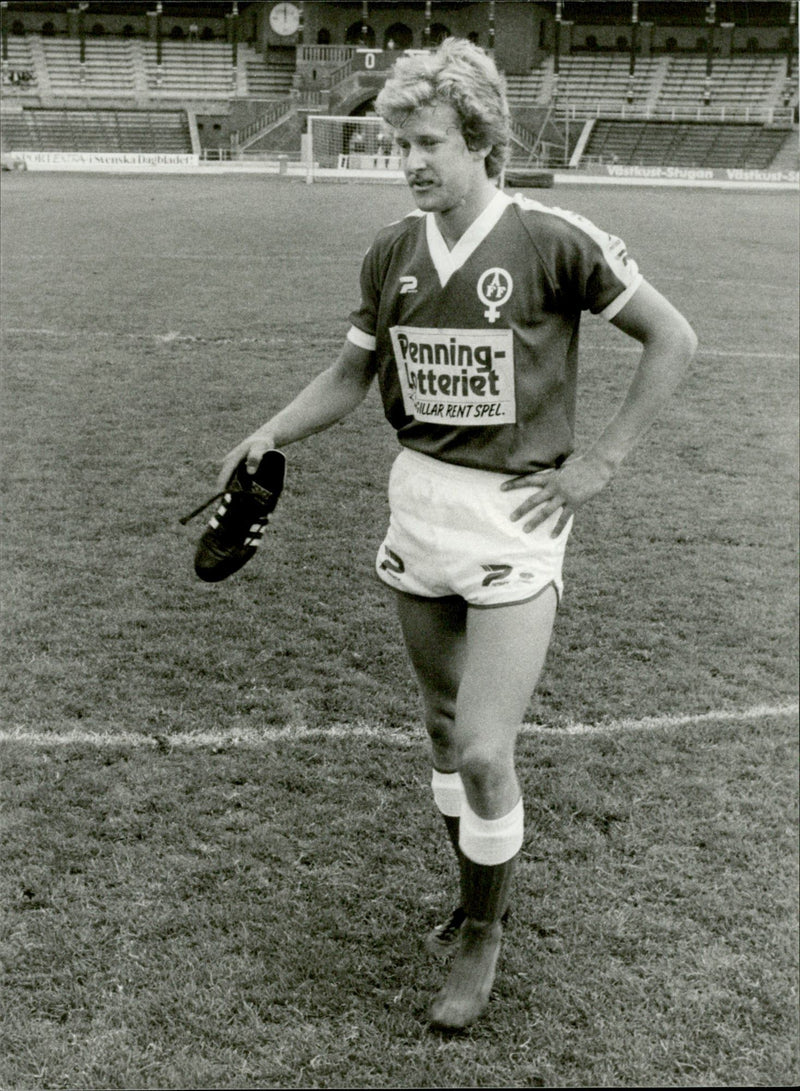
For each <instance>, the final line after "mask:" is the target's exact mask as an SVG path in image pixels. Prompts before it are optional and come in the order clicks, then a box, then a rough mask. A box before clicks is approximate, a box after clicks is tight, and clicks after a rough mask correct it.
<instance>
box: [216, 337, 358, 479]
mask: <svg viewBox="0 0 800 1091" xmlns="http://www.w3.org/2000/svg"><path fill="white" fill-rule="evenodd" d="M374 375H375V366H374V358H373V355H372V353H370V352H367V351H366V350H365V349H361V348H358V347H357V346H355V345H353V344H351V343H350V342H349V341H348V342H346V343H345V345H344V348H343V349H342V351H341V353H340V354H339V357H338V359H337V360H336V363H335V364H333V365H332V366H331V367H329V368H328V369H327V371H323V372H322V373H321V374H320V375H318V376H317V377H316V379H313V380H312V381H311V382H310V383H309V384H308V386H307V387H305V389H303V390H301V392H300V393H299V394H298V395H297V397H296V398H294V400H293V401H291V402H290V403H289V404H288V405H287V406H286V407H285V408H284V409H281V410H280V412H279V413H276V414H275V416H274V417H270V419H269V420H268V421H267V422H266V423H265V424H262V425H261V427H260V428H257V429H256V431H255V432H252V433H251V434H250V435H249V436H248V437H247V439H245V440H242V442H241V443H239V444H238V445H237V446H236V447H234V448H233V450H232V451H229V452H228V454H227V455H226V457H225V459H224V461H223V463H222V468H221V470H220V474H219V478H218V481H219V488H220V489H222V488H224V487H225V482H226V481H227V480H228V478H229V477H230V475H231V473H232V471H233V470H234V468H235V467H236V466H237V464H238V463H239V462H240V461H241V460H242V459H246V461H247V470H248V471H249V473H251V474H252V473H255V472H256V469H257V467H258V464H259V462H260V460H261V458H262V456H263V454H264V452H265V451H268V450H270V449H271V448H273V447H285V446H287V445H288V444H290V443H295V442H296V441H297V440H300V439H304V438H305V437H306V436H311V435H313V434H314V433H315V432H321V431H322V430H323V429H324V428H329V427H330V426H331V425H332V424H335V423H336V421H337V420H341V419H342V417H345V416H347V414H348V413H351V412H352V411H353V410H354V409H355V408H356V407H357V406H358V405H360V404H361V402H362V401H363V400H364V398H365V397H366V394H367V391H368V390H369V388H370V385H371V383H372V380H373V378H374Z"/></svg>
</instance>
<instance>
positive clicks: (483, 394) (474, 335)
mask: <svg viewBox="0 0 800 1091" xmlns="http://www.w3.org/2000/svg"><path fill="white" fill-rule="evenodd" d="M389 333H390V334H391V338H392V346H393V348H394V357H395V362H396V364H397V374H398V376H399V379H400V387H401V389H402V391H403V404H404V405H405V409H406V412H407V413H408V415H409V416H411V417H414V418H415V419H416V420H419V421H428V422H430V423H433V424H449V425H453V424H458V425H467V426H471V425H474V426H480V425H487V424H514V423H515V422H516V419H517V406H516V397H515V390H514V335H513V333H512V331H511V330H507V329H500V330H475V329H471V330H456V329H441V330H437V329H425V328H421V327H417V326H393V327H392V328H391V329H390V331H389Z"/></svg>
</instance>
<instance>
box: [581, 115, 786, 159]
mask: <svg viewBox="0 0 800 1091" xmlns="http://www.w3.org/2000/svg"><path fill="white" fill-rule="evenodd" d="M785 140H786V131H785V130H782V129H767V128H765V127H764V126H763V125H748V124H725V123H722V122H720V123H716V124H715V123H707V122H670V121H649V122H641V121H639V122H637V121H613V120H599V121H596V122H595V123H594V126H593V128H592V133H591V136H590V137H589V140H588V142H587V144H586V147H585V150H584V159H585V160H587V161H589V162H591V161H594V162H605V163H620V164H626V165H634V166H665V165H669V166H675V167H744V168H752V169H764V168H766V167H768V166H769V165H770V164H771V163H772V161H773V159H774V158H775V156H776V155H777V154H778V152H779V151H780V149H781V148H782V146H783V144H784V142H785Z"/></svg>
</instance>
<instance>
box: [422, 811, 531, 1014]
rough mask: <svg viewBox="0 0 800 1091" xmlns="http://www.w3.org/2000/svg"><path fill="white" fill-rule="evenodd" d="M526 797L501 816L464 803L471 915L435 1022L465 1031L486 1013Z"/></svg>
mask: <svg viewBox="0 0 800 1091" xmlns="http://www.w3.org/2000/svg"><path fill="white" fill-rule="evenodd" d="M523 831H524V815H523V806H522V800H520V801H519V802H518V803H517V805H516V806H515V807H514V808H513V809H512V810H511V811H510V812H509V814H507V815H504V816H503V817H502V818H499V819H484V818H481V817H480V816H479V815H477V814H475V812H474V811H472V809H471V808H470V806H469V804H468V803H467V802H466V799H465V802H464V806H463V809H462V812H461V822H460V850H461V903H462V906H463V908H464V911H465V913H466V919H465V921H464V923H463V924H462V926H461V929H460V944H459V947H458V951H457V952H456V955H455V958H454V961H453V965H452V968H451V970H450V974H449V976H448V978H447V981H446V982H445V984H444V987H443V988H442V989H441V991H440V992H439V993H438V994H437V996H436V997H435V999H434V1001H433V1003H432V1005H431V1010H430V1024H431V1026H432V1027H436V1028H438V1029H440V1030H461V1029H463V1028H464V1027H467V1026H469V1025H470V1024H472V1023H474V1022H475V1021H476V1020H477V1019H479V1018H480V1016H481V1015H483V1013H484V1011H485V1010H486V1006H487V1004H488V1002H489V995H490V993H491V990H492V985H493V984H494V978H495V972H496V969H497V959H498V956H499V954H500V944H501V940H502V935H503V925H502V923H501V920H502V917H503V915H504V913H505V912H506V910H507V909H508V903H509V899H510V894H511V886H512V882H513V877H514V868H515V864H516V857H517V855H518V853H519V850H520V848H521V847H522V839H523Z"/></svg>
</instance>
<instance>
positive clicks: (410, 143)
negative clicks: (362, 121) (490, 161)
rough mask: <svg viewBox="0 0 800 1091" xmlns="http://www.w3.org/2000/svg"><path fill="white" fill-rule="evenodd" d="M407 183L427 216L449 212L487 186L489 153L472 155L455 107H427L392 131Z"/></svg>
mask: <svg viewBox="0 0 800 1091" xmlns="http://www.w3.org/2000/svg"><path fill="white" fill-rule="evenodd" d="M392 132H393V135H394V139H395V142H396V144H397V146H398V148H399V149H400V154H401V155H402V158H403V170H404V171H405V175H406V181H407V182H408V184H409V186H410V187H411V192H412V193H413V194H414V199H415V201H416V202H417V205H418V206H419V208H421V209H422V210H423V211H424V212H443V213H446V212H449V211H450V210H451V209H454V208H457V207H459V206H461V205H463V204H464V201H465V200H466V199H467V198H468V197H469V195H470V193H471V192H472V191H473V189H474V188H475V187H476V186H480V185H481V184H485V182H486V168H485V165H484V157H485V155H486V152H487V151H488V149H484V150H483V151H470V149H469V148H468V147H467V144H466V141H465V140H464V137H463V136H462V134H461V128H460V126H459V123H458V116H457V114H456V112H455V110H454V109H453V107H452V106H449V105H447V104H445V103H442V104H440V105H438V106H424V107H421V108H420V109H419V110H415V111H414V113H412V114H411V115H410V116H409V118H408V119H407V120H406V121H405V122H404V123H403V124H402V125H399V126H394V127H393V129H392Z"/></svg>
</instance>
